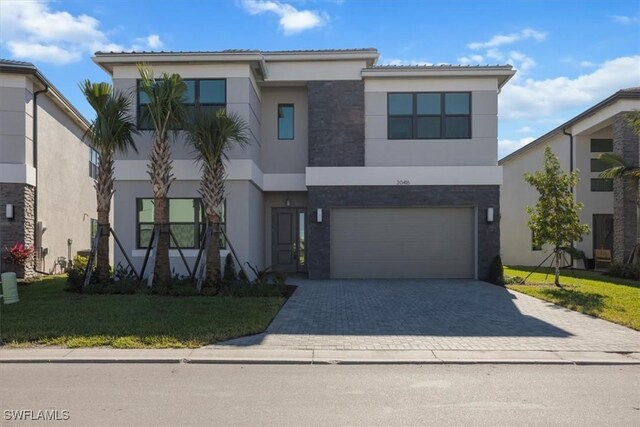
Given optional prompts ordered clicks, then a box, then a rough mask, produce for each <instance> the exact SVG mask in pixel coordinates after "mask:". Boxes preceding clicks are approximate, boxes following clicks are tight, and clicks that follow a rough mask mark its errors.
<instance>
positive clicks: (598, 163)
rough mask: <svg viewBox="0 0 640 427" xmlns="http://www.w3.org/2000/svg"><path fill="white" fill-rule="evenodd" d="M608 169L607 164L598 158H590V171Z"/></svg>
mask: <svg viewBox="0 0 640 427" xmlns="http://www.w3.org/2000/svg"><path fill="white" fill-rule="evenodd" d="M607 169H609V166H607V164H606V163H605V162H603V161H602V160H600V159H591V172H602V171H605V170H607Z"/></svg>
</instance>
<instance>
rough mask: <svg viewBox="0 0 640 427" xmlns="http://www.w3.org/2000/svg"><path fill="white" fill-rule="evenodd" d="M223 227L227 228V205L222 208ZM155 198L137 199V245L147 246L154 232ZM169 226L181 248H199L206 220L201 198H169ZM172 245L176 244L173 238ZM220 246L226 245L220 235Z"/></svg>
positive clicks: (173, 246)
mask: <svg viewBox="0 0 640 427" xmlns="http://www.w3.org/2000/svg"><path fill="white" fill-rule="evenodd" d="M220 211H221V212H220V213H221V224H220V226H221V228H222V229H223V230H225V223H226V207H225V204H224V203H223V204H222V206H221V208H220ZM153 214H154V210H153V199H137V223H138V227H137V238H136V240H137V245H138V248H142V249H144V248H147V247H148V246H149V239H150V238H151V233H152V232H153ZM169 227H170V228H171V231H172V232H173V235H174V236H175V238H176V240H177V242H178V245H179V246H180V248H181V249H198V248H199V247H200V240H201V239H202V235H203V234H204V230H205V227H206V221H205V218H204V208H203V206H202V202H201V200H200V199H169ZM171 247H172V248H175V247H176V244H175V243H174V241H173V239H171ZM220 247H221V248H224V247H226V242H225V241H224V238H223V236H220Z"/></svg>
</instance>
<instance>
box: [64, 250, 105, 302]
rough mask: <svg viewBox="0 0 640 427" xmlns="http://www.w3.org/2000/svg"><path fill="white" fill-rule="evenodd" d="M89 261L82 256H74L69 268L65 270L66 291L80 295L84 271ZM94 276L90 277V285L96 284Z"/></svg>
mask: <svg viewBox="0 0 640 427" xmlns="http://www.w3.org/2000/svg"><path fill="white" fill-rule="evenodd" d="M88 262H89V259H88V258H87V257H84V256H80V255H76V256H75V257H74V258H73V262H72V263H71V267H69V268H68V269H67V289H66V290H67V291H69V292H78V293H82V288H83V285H84V271H85V270H86V268H87V263H88ZM96 281H97V277H96V274H92V275H91V283H96Z"/></svg>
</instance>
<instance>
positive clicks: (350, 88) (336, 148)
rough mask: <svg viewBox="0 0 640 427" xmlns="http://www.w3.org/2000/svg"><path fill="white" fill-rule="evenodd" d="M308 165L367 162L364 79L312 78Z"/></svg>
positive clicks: (339, 164) (338, 164)
mask: <svg viewBox="0 0 640 427" xmlns="http://www.w3.org/2000/svg"><path fill="white" fill-rule="evenodd" d="M308 88H309V98H308V99H309V166H364V82H363V81H318V82H309V86H308Z"/></svg>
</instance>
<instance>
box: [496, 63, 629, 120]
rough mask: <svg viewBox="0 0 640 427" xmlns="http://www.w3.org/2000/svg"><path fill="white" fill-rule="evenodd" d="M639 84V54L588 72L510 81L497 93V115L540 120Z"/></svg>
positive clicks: (589, 103) (592, 102)
mask: <svg viewBox="0 0 640 427" xmlns="http://www.w3.org/2000/svg"><path fill="white" fill-rule="evenodd" d="M634 86H640V56H626V57H621V58H616V59H613V60H610V61H606V62H605V63H604V64H602V65H600V66H599V68H598V69H596V70H594V71H593V72H591V73H590V74H583V75H581V76H578V77H576V78H574V79H571V78H568V77H556V78H552V79H545V80H534V79H526V80H524V81H522V82H510V83H509V84H507V85H506V86H505V87H504V88H503V89H502V92H501V94H500V102H499V104H500V117H501V118H504V119H540V118H548V117H550V116H552V115H553V114H556V113H559V112H561V111H563V110H567V109H571V108H581V107H585V108H586V107H588V106H590V105H592V104H594V103H596V102H598V101H600V100H602V99H604V98H606V97H607V96H609V95H611V94H613V93H614V92H616V91H617V90H619V89H622V88H626V87H634Z"/></svg>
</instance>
